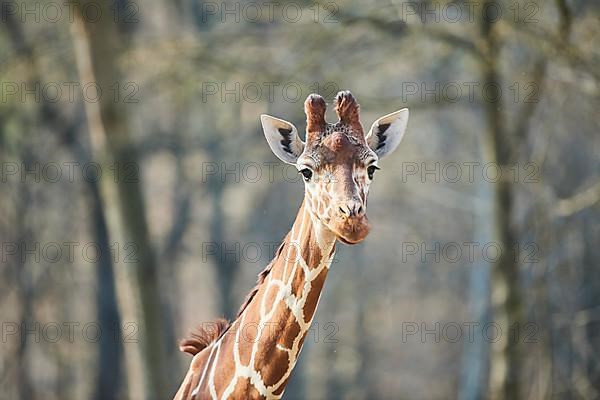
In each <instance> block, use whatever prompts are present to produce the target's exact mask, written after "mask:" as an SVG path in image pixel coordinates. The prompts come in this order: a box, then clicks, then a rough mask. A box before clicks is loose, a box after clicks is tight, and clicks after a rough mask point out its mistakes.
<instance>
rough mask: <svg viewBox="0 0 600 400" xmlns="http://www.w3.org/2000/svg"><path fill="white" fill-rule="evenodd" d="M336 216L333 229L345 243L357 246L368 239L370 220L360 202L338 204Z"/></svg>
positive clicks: (352, 201)
mask: <svg viewBox="0 0 600 400" xmlns="http://www.w3.org/2000/svg"><path fill="white" fill-rule="evenodd" d="M336 214H337V215H336V217H335V218H333V220H332V221H331V222H332V225H333V226H332V227H331V228H332V230H333V231H334V232H335V233H336V235H337V236H338V238H339V239H340V240H341V241H342V242H343V243H346V244H356V243H358V242H360V241H362V240H363V239H364V238H365V237H367V235H368V234H369V230H370V226H369V220H368V219H367V216H366V213H365V207H364V206H363V205H362V203H361V202H360V201H355V200H351V201H349V202H345V203H340V204H338V206H337V209H336Z"/></svg>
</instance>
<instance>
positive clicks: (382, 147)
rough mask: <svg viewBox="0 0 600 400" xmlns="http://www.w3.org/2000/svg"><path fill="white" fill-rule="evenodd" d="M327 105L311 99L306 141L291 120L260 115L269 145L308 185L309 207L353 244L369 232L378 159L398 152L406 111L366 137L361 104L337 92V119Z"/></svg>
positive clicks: (379, 124) (384, 119)
mask: <svg viewBox="0 0 600 400" xmlns="http://www.w3.org/2000/svg"><path fill="white" fill-rule="evenodd" d="M326 107H327V106H326V104H325V100H324V99H323V97H321V96H319V95H317V94H311V95H310V96H308V98H307V99H306V101H305V103H304V111H305V113H306V142H303V141H302V140H301V139H300V137H299V136H298V130H297V129H296V127H295V126H294V125H293V124H292V123H290V122H287V121H284V120H282V119H279V118H275V117H271V116H269V115H262V116H261V122H262V126H263V130H264V133H265V136H266V138H267V141H268V142H269V146H270V147H271V149H272V150H273V152H274V153H275V155H276V156H277V157H279V158H280V159H281V160H282V161H284V162H286V163H289V164H292V165H294V166H295V167H296V168H297V169H298V171H299V173H300V174H301V175H302V177H303V179H304V184H305V206H306V207H307V208H308V210H309V211H310V212H311V214H312V215H313V216H314V217H316V218H317V219H318V220H319V221H320V222H322V223H323V225H324V226H325V227H326V228H327V229H329V230H330V231H332V232H333V233H334V234H335V236H336V237H337V239H339V240H340V241H342V242H343V243H346V244H355V243H358V242H360V241H361V240H363V239H364V238H365V237H366V236H367V234H368V233H369V222H368V220H367V216H366V211H367V195H368V194H369V186H370V184H371V182H372V181H373V178H374V175H375V171H376V170H378V169H379V165H378V163H379V159H380V158H382V157H384V156H385V155H387V154H389V153H391V152H392V151H393V150H395V149H396V147H397V146H398V144H399V143H400V140H401V139H402V136H403V135H404V132H405V130H406V125H407V122H408V109H406V108H404V109H402V110H399V111H396V112H394V113H391V114H388V115H386V116H383V117H381V118H379V119H378V120H377V121H375V122H374V123H373V125H372V126H371V130H370V131H369V133H367V134H366V135H365V133H364V131H363V128H362V125H361V123H360V119H359V105H358V102H357V101H356V99H355V98H354V96H352V94H351V93H350V92H349V91H344V92H339V93H338V94H337V96H336V98H335V111H336V113H337V116H338V119H339V121H338V122H336V123H333V124H331V123H327V122H326V121H325V110H326Z"/></svg>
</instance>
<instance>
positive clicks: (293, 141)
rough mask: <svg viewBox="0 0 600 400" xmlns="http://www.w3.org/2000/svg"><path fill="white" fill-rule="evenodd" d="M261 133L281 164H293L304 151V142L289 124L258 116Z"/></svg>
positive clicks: (280, 120)
mask: <svg viewBox="0 0 600 400" xmlns="http://www.w3.org/2000/svg"><path fill="white" fill-rule="evenodd" d="M260 122H261V123H262V127H263V131H264V133H265V137H266V138H267V142H268V143H269V147H271V150H273V153H275V155H276V156H277V157H279V159H280V160H281V161H283V162H286V163H288V164H295V163H296V160H298V157H300V154H302V152H303V151H304V142H303V141H302V140H300V137H299V136H298V130H297V129H296V127H295V126H294V125H292V124H291V123H289V122H287V121H284V120H282V119H279V118H275V117H271V116H270V115H266V114H263V115H261V116H260Z"/></svg>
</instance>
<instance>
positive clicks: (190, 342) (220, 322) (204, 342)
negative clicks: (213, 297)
mask: <svg viewBox="0 0 600 400" xmlns="http://www.w3.org/2000/svg"><path fill="white" fill-rule="evenodd" d="M286 239H287V237H286ZM285 242H286V240H284V241H283V242H282V243H281V245H279V248H278V249H277V252H276V254H275V257H274V258H273V260H271V262H270V263H269V264H268V265H267V266H266V267H265V269H263V270H262V271H261V272H260V273H259V274H258V278H257V280H256V285H255V286H254V288H253V289H252V290H251V291H250V293H248V295H247V296H246V299H245V300H244V302H243V303H242V305H241V306H240V309H239V311H238V313H237V316H236V319H237V318H239V317H240V315H242V313H243V312H244V310H245V309H246V308H247V307H248V305H249V304H250V302H252V299H254V296H256V293H258V289H259V288H260V286H261V285H262V284H263V283H264V281H265V279H266V278H267V276H268V275H269V273H270V272H271V270H272V269H273V265H274V264H275V260H276V259H277V258H278V257H279V255H280V254H281V251H282V250H283V245H284V244H285ZM231 324H232V322H231V321H228V320H226V319H225V318H219V319H217V320H216V321H214V322H212V323H211V324H209V325H208V326H203V325H199V326H197V327H196V329H194V330H193V331H191V332H190V334H189V337H187V338H185V339H182V340H181V341H180V342H179V350H180V351H182V352H184V353H189V354H191V355H193V356H195V355H196V354H198V353H200V352H201V351H202V350H204V349H205V348H207V347H208V346H210V345H211V344H213V343H214V342H216V341H217V340H219V339H220V338H221V336H223V335H224V334H225V332H227V330H228V329H229V328H230V327H231Z"/></svg>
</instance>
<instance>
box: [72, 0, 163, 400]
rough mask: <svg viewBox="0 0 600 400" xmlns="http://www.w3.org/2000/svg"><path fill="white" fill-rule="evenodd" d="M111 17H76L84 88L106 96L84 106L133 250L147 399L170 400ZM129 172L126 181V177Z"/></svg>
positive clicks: (107, 13)
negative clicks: (114, 172) (93, 87)
mask: <svg viewBox="0 0 600 400" xmlns="http://www.w3.org/2000/svg"><path fill="white" fill-rule="evenodd" d="M112 12H113V10H112V9H111V8H110V4H105V5H104V7H102V15H103V17H102V18H100V19H99V20H98V21H95V22H90V21H88V20H86V19H85V18H83V17H81V16H80V15H77V18H76V19H75V22H74V25H73V32H74V35H73V36H74V39H75V44H76V46H75V47H76V54H77V62H78V69H79V73H80V76H81V84H82V85H84V84H88V83H91V82H94V83H96V85H97V86H98V87H100V88H101V90H102V91H103V95H102V96H101V98H100V100H99V101H98V103H92V102H86V104H85V106H86V115H87V118H88V126H89V132H90V138H91V143H92V149H93V154H94V156H93V157H94V159H95V160H96V161H98V162H100V165H102V166H103V167H104V169H103V172H104V173H103V177H102V179H101V185H102V186H101V193H102V194H103V196H105V195H106V193H108V192H113V193H114V192H116V193H118V203H119V211H120V213H119V214H120V220H121V222H122V230H123V233H124V237H125V243H123V244H122V245H124V244H133V246H134V247H133V248H134V250H135V252H134V255H133V257H130V258H129V259H128V261H129V264H128V265H129V266H130V267H131V268H132V269H133V271H134V274H135V277H136V281H137V286H138V287H137V289H138V292H139V298H140V304H141V314H142V321H143V324H142V325H143V329H141V332H143V335H142V338H141V339H142V358H143V360H144V365H145V367H146V371H145V375H146V385H147V390H148V393H147V394H146V396H145V397H146V398H149V399H165V398H169V397H170V395H172V392H173V391H172V390H170V388H169V387H168V384H167V382H168V368H167V363H166V360H167V357H166V348H165V343H164V336H163V331H164V330H165V329H172V327H169V326H164V324H163V321H164V318H163V315H162V310H163V308H162V306H161V296H160V290H159V282H158V271H157V268H158V267H157V262H156V257H155V254H154V251H153V248H152V244H151V242H150V236H149V231H148V224H147V220H146V213H145V207H144V202H143V196H142V192H141V186H140V173H139V164H138V157H137V153H136V151H135V150H134V149H133V146H132V144H131V140H130V137H129V131H128V127H127V123H126V117H125V115H126V110H125V109H124V105H123V104H118V102H116V101H115V98H114V96H113V94H114V93H112V92H111V90H112V89H113V88H114V85H115V82H116V83H117V84H118V85H119V86H120V85H122V82H121V80H120V78H121V77H122V74H121V73H120V71H119V69H118V68H117V65H116V64H117V59H118V57H119V55H120V54H122V52H123V40H122V39H123V37H122V35H119V29H118V28H119V26H118V25H117V24H116V23H115V22H114V21H113V19H112V18H111V15H112ZM82 21H85V22H82ZM84 25H85V27H84ZM117 90H118V89H117ZM109 160H110V161H111V162H112V165H111V163H110V162H109ZM109 166H112V167H114V168H115V170H117V171H119V172H120V173H121V174H119V175H118V177H115V179H114V180H113V177H107V175H108V173H109V171H110V170H109ZM125 169H126V172H127V175H126V176H125V175H123V174H122V173H123V171H125ZM115 181H116V184H115ZM109 186H110V187H109ZM106 201H109V199H105V202H104V204H105V203H106ZM111 236H112V235H111ZM117 236H118V235H115V237H117ZM167 336H169V335H167ZM173 390H174V388H173Z"/></svg>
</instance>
